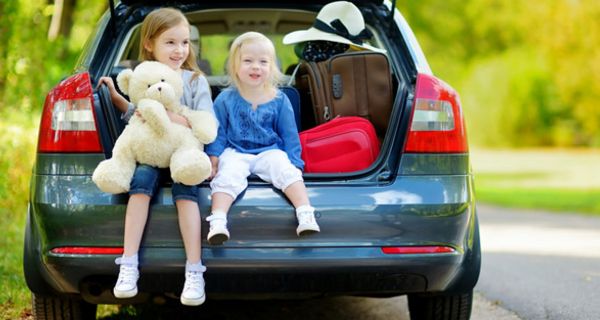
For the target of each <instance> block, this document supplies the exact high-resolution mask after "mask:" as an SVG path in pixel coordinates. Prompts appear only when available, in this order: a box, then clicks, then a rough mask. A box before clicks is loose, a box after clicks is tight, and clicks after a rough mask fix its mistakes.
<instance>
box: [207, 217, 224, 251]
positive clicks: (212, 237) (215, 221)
mask: <svg viewBox="0 0 600 320" xmlns="http://www.w3.org/2000/svg"><path fill="white" fill-rule="evenodd" d="M206 221H208V222H210V229H209V230H208V236H207V240H208V243H210V244H212V245H220V244H223V242H225V241H227V240H229V230H227V218H225V217H222V216H218V215H214V214H213V215H210V216H209V217H208V218H206Z"/></svg>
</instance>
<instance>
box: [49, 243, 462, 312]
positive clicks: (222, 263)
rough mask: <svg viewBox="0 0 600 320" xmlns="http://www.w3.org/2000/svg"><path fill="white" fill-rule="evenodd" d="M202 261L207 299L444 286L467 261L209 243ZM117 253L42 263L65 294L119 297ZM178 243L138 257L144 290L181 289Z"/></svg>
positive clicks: (144, 294)
mask: <svg viewBox="0 0 600 320" xmlns="http://www.w3.org/2000/svg"><path fill="white" fill-rule="evenodd" d="M202 256H203V262H204V264H205V265H206V266H207V271H206V273H205V279H206V290H207V295H208V296H209V298H240V297H244V298H246V299H248V298H272V297H278V298H282V297H288V298H292V297H311V296H323V295H369V296H370V295H373V296H386V295H388V296H393V295H400V294H405V293H411V292H428V291H444V290H445V289H446V288H447V287H448V285H449V284H450V283H452V282H453V280H454V278H455V277H456V276H457V274H459V271H460V269H461V268H462V267H463V261H464V255H463V254H462V253H459V252H454V253H442V254H406V255H386V254H384V253H382V251H381V249H380V248H377V247H367V248H365V247H361V248H351V247H346V248H251V249H250V248H248V249H245V248H216V249H215V248H205V249H203V252H202ZM114 258H115V256H91V255H88V256H78V255H77V256H76V255H62V254H58V255H57V254H51V253H50V254H48V255H47V256H46V258H45V263H44V264H45V266H46V267H47V270H48V271H49V273H50V274H51V278H53V279H54V280H55V281H56V282H55V283H56V284H57V285H58V286H60V288H56V289H57V291H60V292H64V293H73V294H81V295H82V296H83V297H84V299H86V300H88V301H89V302H92V303H122V302H123V301H122V300H116V299H115V298H114V297H113V296H112V294H111V290H112V286H113V285H114V283H115V281H116V276H117V273H118V267H117V266H116V265H115V264H114ZM181 261H184V259H182V252H181V250H180V249H175V248H173V249H170V248H162V249H157V248H152V249H148V250H145V251H144V252H143V254H142V256H141V267H140V272H141V278H140V281H139V290H140V292H141V293H140V294H139V296H138V297H137V300H146V299H148V298H149V297H152V296H153V295H162V294H165V293H166V294H167V295H168V294H169V293H170V294H173V295H178V294H179V293H180V292H181V288H182V286H183V273H184V266H183V264H182V262H181Z"/></svg>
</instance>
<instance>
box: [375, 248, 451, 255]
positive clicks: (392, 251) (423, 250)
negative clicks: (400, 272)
mask: <svg viewBox="0 0 600 320" xmlns="http://www.w3.org/2000/svg"><path fill="white" fill-rule="evenodd" d="M381 251H383V253H385V254H427V253H453V252H455V251H456V250H455V249H454V248H452V247H445V246H411V247H382V248H381Z"/></svg>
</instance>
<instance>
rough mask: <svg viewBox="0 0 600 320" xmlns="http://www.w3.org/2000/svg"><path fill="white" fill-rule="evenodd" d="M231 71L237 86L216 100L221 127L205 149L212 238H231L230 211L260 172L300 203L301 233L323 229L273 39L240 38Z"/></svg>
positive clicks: (250, 34)
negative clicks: (306, 178)
mask: <svg viewBox="0 0 600 320" xmlns="http://www.w3.org/2000/svg"><path fill="white" fill-rule="evenodd" d="M228 73H229V76H230V78H231V83H232V86H231V87H230V88H228V89H226V90H224V91H223V92H221V94H219V96H218V97H217V99H216V100H215V113H216V115H217V119H218V120H219V131H218V134H217V138H216V140H215V142H213V143H212V144H210V145H208V146H207V147H206V149H205V151H206V153H207V154H208V155H209V156H210V158H211V162H212V165H213V175H214V178H213V179H212V181H211V183H210V186H211V189H212V191H211V194H212V212H211V215H210V216H209V217H208V218H207V219H206V220H207V221H209V222H210V230H209V232H208V241H209V243H210V244H222V243H223V242H224V241H226V240H228V239H229V230H228V229H227V212H228V211H229V209H230V208H231V205H232V204H233V202H234V200H235V199H236V198H237V196H238V195H239V194H240V193H241V192H242V191H243V190H244V189H245V188H246V187H247V186H248V180H247V178H248V176H249V175H250V174H256V175H257V176H258V177H260V178H261V179H262V180H264V181H266V182H269V183H272V184H273V186H275V187H276V188H277V189H280V190H282V191H283V193H284V194H285V195H286V196H287V197H288V199H289V200H290V201H291V202H292V205H293V206H294V207H295V211H296V217H297V219H298V227H297V229H296V233H297V234H298V235H299V236H300V235H305V234H309V233H314V232H320V229H319V226H318V224H317V222H316V220H315V215H314V208H313V207H312V206H311V205H310V201H309V199H308V195H307V192H306V187H305V185H304V182H303V179H302V171H301V170H302V169H303V167H304V162H303V161H302V159H301V158H300V153H301V147H300V139H299V137H298V130H297V128H296V124H295V120H294V112H293V110H292V106H291V104H290V101H289V100H288V98H287V96H286V95H285V94H284V93H282V92H281V91H280V90H278V89H277V84H278V83H279V79H280V78H281V72H280V71H279V69H278V68H277V65H276V60H275V47H274V46H273V43H272V42H271V40H269V39H268V38H267V37H266V36H264V35H262V34H260V33H258V32H247V33H244V34H242V35H240V36H239V37H237V38H236V39H235V40H234V41H233V43H232V45H231V48H230V51H229V58H228Z"/></svg>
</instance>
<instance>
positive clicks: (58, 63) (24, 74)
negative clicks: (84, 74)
mask: <svg viewBox="0 0 600 320" xmlns="http://www.w3.org/2000/svg"><path fill="white" fill-rule="evenodd" d="M58 1H60V2H62V3H63V9H62V10H61V12H62V13H61V15H62V16H63V17H64V16H65V13H64V12H63V11H65V10H66V11H69V10H71V9H66V8H65V7H64V5H65V3H67V2H69V3H70V4H72V5H74V6H75V7H74V10H71V13H67V14H66V15H67V16H68V15H70V16H72V18H64V19H66V20H65V21H69V20H71V21H72V23H68V22H65V23H63V24H62V27H61V28H62V29H60V32H58V34H57V36H56V38H54V39H53V40H48V35H49V26H50V19H51V17H52V15H53V13H54V12H55V6H54V4H49V3H47V2H46V0H18V1H2V2H1V3H0V10H1V11H0V12H1V14H2V19H0V31H1V32H0V41H1V43H2V45H0V105H1V106H2V109H0V112H15V111H19V112H24V113H27V114H29V113H31V114H32V115H33V114H34V113H36V112H38V111H39V110H41V107H42V105H43V101H44V99H45V95H46V94H47V93H48V91H49V90H50V88H51V87H52V86H54V85H55V84H56V83H58V81H60V80H61V79H62V78H63V77H64V76H66V75H68V74H69V73H71V71H72V70H73V67H74V64H75V60H76V59H77V56H78V55H79V54H80V50H81V48H82V46H83V44H84V42H85V40H86V39H87V38H88V36H89V34H90V33H91V32H92V30H93V27H94V25H95V24H96V21H98V18H99V17H100V14H101V13H102V12H103V11H104V10H105V9H106V6H107V4H106V1H104V0H94V1H86V2H85V3H83V2H81V1H79V2H76V1H75V0H58ZM63 1H64V2H63ZM67 6H68V4H67ZM71 30H77V32H73V33H72V32H71Z"/></svg>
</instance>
